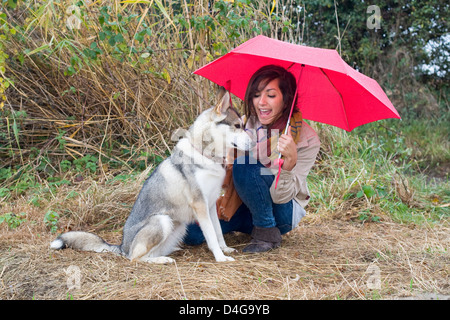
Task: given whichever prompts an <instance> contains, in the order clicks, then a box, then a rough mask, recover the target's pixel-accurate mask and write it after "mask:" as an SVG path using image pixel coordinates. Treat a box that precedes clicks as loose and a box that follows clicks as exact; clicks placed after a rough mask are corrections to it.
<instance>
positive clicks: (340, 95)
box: [319, 68, 350, 129]
mask: <svg viewBox="0 0 450 320" xmlns="http://www.w3.org/2000/svg"><path fill="white" fill-rule="evenodd" d="M319 70H320V71H322V73H323V75H324V76H325V77H326V78H327V80H328V81H329V82H330V84H331V85H332V86H333V88H334V90H336V92H337V93H338V94H339V97H340V98H341V102H342V107H343V108H345V104H344V99H343V98H342V94H341V93H340V92H339V90H338V89H337V88H336V87H335V86H334V84H333V82H332V81H331V80H330V78H329V77H328V75H327V74H326V73H325V71H323V69H322V68H319ZM344 116H345V122H346V123H347V128H348V129H350V125H349V123H348V118H347V114H346V113H345V112H344Z"/></svg>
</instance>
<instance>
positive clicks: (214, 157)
mask: <svg viewBox="0 0 450 320" xmlns="http://www.w3.org/2000/svg"><path fill="white" fill-rule="evenodd" d="M219 100H220V102H219V103H218V104H217V106H216V107H213V108H210V109H208V110H206V111H204V112H203V113H201V114H200V115H199V117H198V118H197V119H196V121H195V122H194V124H193V125H192V126H191V127H190V128H189V130H188V131H187V132H185V134H184V137H182V138H181V139H180V140H179V141H178V143H177V144H176V146H175V148H174V150H173V152H172V155H171V156H170V157H169V158H167V159H166V160H164V161H163V162H162V163H161V164H160V165H159V166H158V167H157V168H156V169H155V170H154V172H153V173H152V174H151V175H150V177H149V178H148V179H147V180H146V181H145V183H144V185H143V187H142V189H141V191H140V193H139V195H138V198H137V200H136V202H135V204H134V206H133V208H132V210H131V213H130V215H129V217H128V219H127V221H126V223H125V226H124V229H123V239H122V243H121V244H120V245H111V244H108V243H106V242H105V241H104V240H103V239H102V238H100V237H99V236H97V235H95V234H92V233H88V232H82V231H70V232H66V233H63V234H62V235H60V236H59V237H58V238H57V239H56V240H54V241H53V242H52V243H51V245H50V247H51V248H52V249H64V248H73V249H77V250H83V251H95V252H103V251H109V252H114V253H116V254H119V255H123V256H125V257H127V258H128V259H130V260H140V261H145V262H150V263H171V262H174V260H173V259H172V258H169V257H167V255H169V254H170V253H172V252H173V251H174V250H175V249H177V246H178V244H179V243H180V242H181V241H182V239H183V237H184V235H185V232H186V225H187V224H189V223H193V222H195V221H197V222H198V223H199V225H200V228H201V230H202V231H203V234H204V236H205V239H206V242H207V244H208V247H209V249H210V250H211V251H212V253H213V254H214V257H215V259H216V261H220V262H222V261H234V259H233V258H231V257H229V256H226V255H224V253H223V252H225V253H230V252H233V251H235V249H232V248H229V247H227V245H226V244H225V241H224V238H223V235H222V229H221V227H220V223H219V219H218V216H217V212H216V200H217V198H218V197H219V195H220V191H221V188H222V183H223V180H224V177H225V168H224V165H225V158H226V156H227V154H228V151H229V150H230V149H232V148H237V149H240V150H244V151H245V150H249V149H250V148H252V147H253V146H254V142H253V141H252V139H251V138H250V137H249V135H248V134H247V133H246V132H245V131H244V127H243V123H242V119H241V117H240V116H239V113H238V112H237V111H236V110H235V109H234V108H233V107H232V106H231V105H230V94H229V92H225V93H224V94H223V97H222V99H219Z"/></svg>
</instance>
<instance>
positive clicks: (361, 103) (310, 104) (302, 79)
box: [194, 36, 400, 131]
mask: <svg viewBox="0 0 450 320" xmlns="http://www.w3.org/2000/svg"><path fill="white" fill-rule="evenodd" d="M269 64H275V65H279V66H281V67H284V68H285V69H287V70H289V71H290V72H291V73H292V74H293V75H294V76H295V77H296V79H297V84H298V92H297V95H298V98H299V99H298V106H299V108H300V110H301V112H302V116H303V118H305V119H309V120H313V121H318V122H322V123H326V124H330V125H333V126H336V127H339V128H342V129H345V130H347V131H351V130H353V129H354V128H356V127H358V126H360V125H363V124H366V123H369V122H373V121H377V120H381V119H386V118H398V119H400V116H399V114H398V112H397V110H395V108H394V106H393V105H392V103H391V102H390V101H389V99H388V97H387V96H386V94H385V93H384V91H383V89H381V87H380V86H379V84H378V83H377V82H376V81H375V80H373V79H371V78H369V77H367V76H365V75H363V74H361V73H359V72H358V71H356V70H355V69H353V68H352V67H350V66H349V65H348V64H347V63H345V61H344V60H342V58H341V57H340V56H339V54H338V53H337V51H336V50H330V49H320V48H313V47H308V46H301V45H295V44H291V43H287V42H283V41H279V40H275V39H271V38H268V37H265V36H257V37H255V38H252V39H250V40H248V41H247V42H245V43H243V44H241V45H240V46H238V47H237V48H235V49H233V50H231V51H230V52H229V53H227V54H226V55H224V56H222V57H221V58H219V59H217V60H215V61H213V62H211V63H209V64H207V65H205V66H203V67H202V68H200V69H198V70H196V71H195V72H194V73H195V74H198V75H201V76H203V77H205V78H207V79H209V80H211V81H213V82H215V83H217V84H218V85H220V86H223V87H225V88H226V89H227V90H228V91H230V92H231V93H233V94H234V95H236V96H237V97H239V98H240V99H242V100H243V99H244V97H245V92H246V90H247V86H248V82H249V80H250V78H251V76H252V75H253V74H254V73H255V72H256V71H257V70H258V69H259V68H261V67H263V66H265V65H269Z"/></svg>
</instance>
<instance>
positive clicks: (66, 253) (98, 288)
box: [0, 173, 450, 300]
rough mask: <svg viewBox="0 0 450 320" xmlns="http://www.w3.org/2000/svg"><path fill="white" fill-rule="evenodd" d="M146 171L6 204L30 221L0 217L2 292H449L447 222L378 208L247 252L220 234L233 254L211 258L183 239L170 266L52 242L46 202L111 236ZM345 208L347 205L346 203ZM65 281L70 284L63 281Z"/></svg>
mask: <svg viewBox="0 0 450 320" xmlns="http://www.w3.org/2000/svg"><path fill="white" fill-rule="evenodd" d="M145 175H146V173H144V174H142V175H140V176H139V177H137V178H136V180H135V182H134V183H129V181H128V182H126V183H123V182H120V183H119V182H116V183H108V182H106V181H103V182H102V181H98V182H95V181H83V182H80V183H78V184H74V186H72V187H70V188H71V189H70V190H69V189H67V188H69V187H64V188H66V189H61V190H59V192H58V194H65V195H67V194H68V193H69V192H70V191H76V192H77V194H78V196H76V197H73V198H70V199H67V196H65V197H64V196H58V194H55V195H53V197H49V198H48V199H42V200H41V207H39V208H36V207H33V206H31V205H29V204H28V202H29V199H27V198H26V197H23V198H21V199H19V200H17V201H16V202H14V203H10V204H6V205H5V206H4V207H3V208H2V212H1V214H3V213H5V212H14V213H16V214H17V213H19V212H26V213H27V215H26V219H27V221H26V222H25V223H23V224H21V225H20V226H19V227H18V228H16V229H14V230H10V229H9V228H8V227H7V225H6V224H5V223H3V224H0V228H1V229H0V234H1V238H0V239H1V240H0V299H68V298H70V299H72V298H73V299H77V300H78V299H80V300H84V299H102V300H103V299H239V300H242V299H283V300H284V299H392V298H397V297H409V296H415V295H417V294H419V293H423V292H428V293H433V294H444V295H445V294H447V295H448V294H450V283H449V273H450V270H449V265H450V261H449V254H448V247H449V242H450V238H449V228H448V225H447V224H446V223H442V224H440V225H437V226H430V225H423V226H416V225H402V224H398V223H394V222H392V221H390V220H389V218H387V217H383V221H382V222H381V223H361V222H357V221H355V220H354V219H353V217H352V216H351V215H349V214H348V212H350V211H349V210H347V211H345V210H343V211H342V212H333V213H331V212H320V213H316V214H314V215H309V216H307V218H305V219H304V220H303V221H302V222H301V224H300V226H299V227H297V228H296V229H295V230H294V231H292V232H290V233H289V234H287V235H286V236H284V240H283V244H282V246H281V248H279V249H277V250H274V251H272V252H268V253H264V254H258V255H251V254H243V253H241V252H240V251H239V250H240V249H241V248H242V247H243V245H244V244H245V243H246V242H248V241H249V236H248V235H245V234H238V233H236V234H229V235H226V240H227V243H228V244H229V245H230V246H232V247H235V248H236V249H238V253H235V254H234V255H233V256H234V258H235V259H236V261H235V262H232V263H216V262H215V261H214V258H213V256H212V254H211V253H210V252H209V250H208V249H207V247H206V245H201V246H197V247H184V248H182V250H180V251H178V252H175V253H174V254H173V255H172V256H173V257H174V258H175V259H176V261H177V262H176V264H173V265H149V264H146V263H141V262H137V263H132V262H130V261H128V260H126V259H124V258H122V257H117V256H114V255H112V254H108V253H105V254H95V253H87V252H76V251H73V250H63V251H56V252H55V251H52V250H51V249H50V248H49V243H50V242H51V241H52V240H53V239H54V238H55V236H56V235H55V234H52V233H51V232H50V231H49V229H48V228H47V227H46V226H45V224H44V223H43V217H44V214H45V212H46V211H47V210H48V209H49V208H60V209H61V210H63V209H62V208H65V211H64V212H65V214H64V216H62V217H61V218H60V219H59V227H60V230H59V231H64V230H67V229H77V230H80V229H83V230H88V231H94V232H96V233H98V234H100V235H101V236H102V237H104V238H105V239H106V240H107V241H109V242H111V243H119V242H120V240H121V226H122V225H123V223H124V221H125V219H126V216H127V214H128V212H129V210H130V206H131V205H132V203H133V201H134V199H135V196H136V193H137V191H138V189H139V187H140V185H141V182H142V180H143V179H144V178H145ZM347 209H348V208H347ZM371 265H375V266H377V267H378V268H379V270H380V278H381V284H380V287H379V288H375V289H373V287H371V286H370V284H371V283H372V282H370V281H371V277H373V273H371V272H369V271H368V268H369V266H371ZM70 266H77V267H79V268H80V271H81V282H80V288H79V289H70V290H69V289H68V283H67V280H68V278H69V276H70V275H69V274H67V273H66V271H67V270H68V268H69V267H70ZM69 284H70V283H69Z"/></svg>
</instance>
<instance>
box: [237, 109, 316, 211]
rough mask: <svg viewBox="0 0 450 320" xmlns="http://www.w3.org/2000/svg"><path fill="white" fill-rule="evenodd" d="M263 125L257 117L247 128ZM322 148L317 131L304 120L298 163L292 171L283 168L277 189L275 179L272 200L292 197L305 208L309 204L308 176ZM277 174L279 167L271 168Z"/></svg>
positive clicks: (298, 146)
mask: <svg viewBox="0 0 450 320" xmlns="http://www.w3.org/2000/svg"><path fill="white" fill-rule="evenodd" d="M260 126H261V123H260V122H259V120H257V118H256V117H251V118H250V119H249V121H247V124H246V129H255V130H256V129H257V128H259V127H260ZM319 149H320V140H319V137H318V136H317V133H316V132H315V131H314V129H313V128H311V127H310V126H309V125H308V124H307V123H306V122H305V121H303V124H302V129H301V132H300V140H299V142H298V143H297V164H296V165H295V167H294V168H293V169H292V170H291V171H287V170H283V169H281V173H280V179H279V181H278V185H277V189H275V180H276V179H275V180H274V182H273V184H272V186H271V188H270V194H271V196H272V200H273V202H275V203H286V202H288V201H290V200H292V199H294V200H296V201H297V203H299V204H300V205H301V206H302V207H303V208H305V206H306V205H307V204H308V202H309V198H310V194H309V190H308V184H307V176H308V174H309V171H310V170H311V168H312V166H313V165H314V163H315V161H316V157H317V154H318V153H319ZM270 171H271V172H272V173H273V174H274V175H275V177H276V175H277V174H278V168H277V167H275V168H270Z"/></svg>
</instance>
